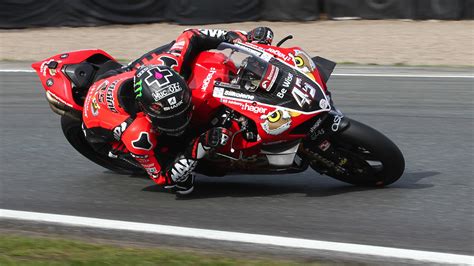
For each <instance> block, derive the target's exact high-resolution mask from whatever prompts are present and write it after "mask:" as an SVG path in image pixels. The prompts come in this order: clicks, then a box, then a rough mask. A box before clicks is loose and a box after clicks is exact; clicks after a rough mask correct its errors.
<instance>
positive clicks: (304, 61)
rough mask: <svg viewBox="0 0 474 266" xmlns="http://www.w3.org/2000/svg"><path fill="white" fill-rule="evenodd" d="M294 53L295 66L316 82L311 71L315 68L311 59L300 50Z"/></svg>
mask: <svg viewBox="0 0 474 266" xmlns="http://www.w3.org/2000/svg"><path fill="white" fill-rule="evenodd" d="M294 52H295V66H296V67H297V68H299V69H300V70H301V71H302V72H303V73H305V74H306V75H307V76H308V77H309V78H310V79H312V80H314V81H316V79H315V78H314V75H313V73H312V71H313V70H314V69H315V68H316V65H315V64H314V62H313V60H312V59H311V57H310V56H309V55H308V54H307V53H305V52H304V51H301V50H294Z"/></svg>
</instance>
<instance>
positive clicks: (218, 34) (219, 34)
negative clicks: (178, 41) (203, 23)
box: [199, 29, 227, 38]
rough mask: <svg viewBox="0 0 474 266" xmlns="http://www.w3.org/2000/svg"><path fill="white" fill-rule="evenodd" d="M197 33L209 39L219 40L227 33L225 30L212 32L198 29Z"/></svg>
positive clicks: (211, 30) (212, 30)
mask: <svg viewBox="0 0 474 266" xmlns="http://www.w3.org/2000/svg"><path fill="white" fill-rule="evenodd" d="M199 32H200V33H202V34H204V35H207V36H209V37H214V38H220V37H222V36H224V35H225V34H226V33H227V31H225V30H214V29H199Z"/></svg>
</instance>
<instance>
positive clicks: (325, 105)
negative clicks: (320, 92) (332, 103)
mask: <svg viewBox="0 0 474 266" xmlns="http://www.w3.org/2000/svg"><path fill="white" fill-rule="evenodd" d="M328 107H329V103H328V101H326V99H321V100H320V101H319V108H321V109H326V108H328Z"/></svg>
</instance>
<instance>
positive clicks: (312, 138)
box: [310, 128, 326, 140]
mask: <svg viewBox="0 0 474 266" xmlns="http://www.w3.org/2000/svg"><path fill="white" fill-rule="evenodd" d="M324 133H326V131H325V130H324V128H321V129H319V130H316V131H314V132H313V133H311V135H310V138H311V140H316V139H317V138H318V137H319V136H321V135H323V134H324Z"/></svg>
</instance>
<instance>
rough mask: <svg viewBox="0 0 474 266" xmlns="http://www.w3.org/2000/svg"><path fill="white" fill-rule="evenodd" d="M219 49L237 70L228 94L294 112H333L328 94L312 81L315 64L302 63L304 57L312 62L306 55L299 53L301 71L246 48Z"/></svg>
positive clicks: (267, 54) (222, 47)
mask: <svg viewBox="0 0 474 266" xmlns="http://www.w3.org/2000/svg"><path fill="white" fill-rule="evenodd" d="M218 49H219V50H221V51H222V52H223V53H224V54H225V55H226V56H227V59H226V60H232V62H233V63H234V64H235V65H236V67H237V73H233V74H232V75H233V76H231V77H230V78H229V80H230V84H229V85H230V86H228V87H227V88H226V89H227V90H235V92H240V93H242V92H245V93H248V92H250V93H252V95H254V96H255V97H254V98H253V99H254V100H255V101H258V102H260V103H264V104H268V105H272V106H280V107H285V108H288V109H292V110H295V111H303V112H308V113H312V112H318V111H321V110H329V109H330V107H329V101H328V98H327V96H326V94H325V93H324V91H323V90H322V89H321V87H320V86H319V85H318V84H317V83H316V82H315V81H314V77H312V74H311V72H312V70H313V69H314V67H315V66H314V64H311V63H309V62H306V59H303V55H305V56H306V57H308V58H309V56H307V55H306V54H305V53H303V52H300V53H298V55H299V57H298V58H301V60H302V61H301V63H300V65H301V67H298V66H291V65H289V64H287V63H285V62H283V61H281V60H278V59H276V58H274V57H273V56H272V55H271V54H269V53H266V52H264V51H262V50H258V49H255V48H253V47H250V46H246V45H245V44H236V45H232V44H227V43H223V44H221V45H220V46H219V47H218ZM296 60H300V59H297V58H296V57H295V62H296V63H297V64H298V62H299V61H296ZM306 72H309V74H310V75H308V74H307V73H306ZM235 95H237V94H235Z"/></svg>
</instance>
